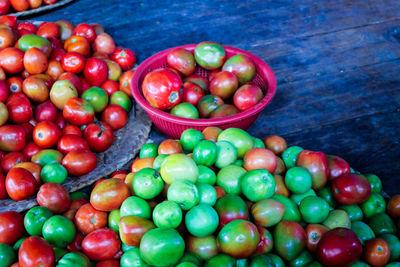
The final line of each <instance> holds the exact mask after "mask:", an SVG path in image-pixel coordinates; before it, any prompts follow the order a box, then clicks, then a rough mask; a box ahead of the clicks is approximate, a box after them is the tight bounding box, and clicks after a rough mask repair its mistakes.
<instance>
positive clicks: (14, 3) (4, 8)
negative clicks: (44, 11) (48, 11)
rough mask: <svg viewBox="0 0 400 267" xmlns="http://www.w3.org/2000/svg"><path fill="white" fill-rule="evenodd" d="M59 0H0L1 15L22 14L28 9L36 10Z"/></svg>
mask: <svg viewBox="0 0 400 267" xmlns="http://www.w3.org/2000/svg"><path fill="white" fill-rule="evenodd" d="M56 2H57V0H0V15H5V14H7V13H11V12H13V10H14V11H15V12H22V11H26V10H28V9H36V8H39V7H41V6H42V5H43V4H45V5H52V4H55V3H56Z"/></svg>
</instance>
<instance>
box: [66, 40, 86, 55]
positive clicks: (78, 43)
mask: <svg viewBox="0 0 400 267" xmlns="http://www.w3.org/2000/svg"><path fill="white" fill-rule="evenodd" d="M64 49H65V50H66V51H67V52H77V53H79V54H81V55H82V56H85V57H86V56H88V55H89V54H90V43H89V41H88V40H87V39H86V38H85V37H83V36H77V35H72V36H70V37H69V38H68V39H67V40H65V43H64Z"/></svg>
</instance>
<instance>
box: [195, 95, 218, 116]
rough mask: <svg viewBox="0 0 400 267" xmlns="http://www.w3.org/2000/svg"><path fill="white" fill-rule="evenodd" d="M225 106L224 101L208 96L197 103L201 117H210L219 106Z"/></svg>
mask: <svg viewBox="0 0 400 267" xmlns="http://www.w3.org/2000/svg"><path fill="white" fill-rule="evenodd" d="M223 104H224V101H223V100H222V99H221V98H220V97H218V96H214V95H206V96H204V97H202V98H201V99H200V100H199V102H198V103H197V108H198V109H199V114H200V117H202V118H206V117H209V116H210V115H211V113H212V112H213V111H214V110H216V109H217V108H218V107H219V106H222V105H223Z"/></svg>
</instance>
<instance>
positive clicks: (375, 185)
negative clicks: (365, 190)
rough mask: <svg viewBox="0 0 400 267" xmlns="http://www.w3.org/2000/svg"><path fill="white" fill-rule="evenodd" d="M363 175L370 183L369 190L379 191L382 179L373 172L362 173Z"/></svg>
mask: <svg viewBox="0 0 400 267" xmlns="http://www.w3.org/2000/svg"><path fill="white" fill-rule="evenodd" d="M364 177H365V178H367V179H368V181H369V183H370V184H371V192H375V193H381V191H382V181H381V179H379V177H378V176H376V175H375V174H364Z"/></svg>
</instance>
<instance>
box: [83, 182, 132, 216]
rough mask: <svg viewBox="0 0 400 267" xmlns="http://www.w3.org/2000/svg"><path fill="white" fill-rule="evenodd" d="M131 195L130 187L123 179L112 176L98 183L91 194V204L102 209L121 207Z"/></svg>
mask: <svg viewBox="0 0 400 267" xmlns="http://www.w3.org/2000/svg"><path fill="white" fill-rule="evenodd" d="M129 196H130V191H129V187H128V186H127V185H126V184H125V183H124V181H122V180H121V179H116V178H110V179H105V180H103V181H101V182H100V183H98V184H96V186H95V187H94V188H93V190H92V193H91V195H90V204H92V206H93V207H94V208H95V209H97V210H101V211H112V210H115V209H119V207H120V206H121V204H122V202H124V200H125V199H126V198H128V197H129Z"/></svg>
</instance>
